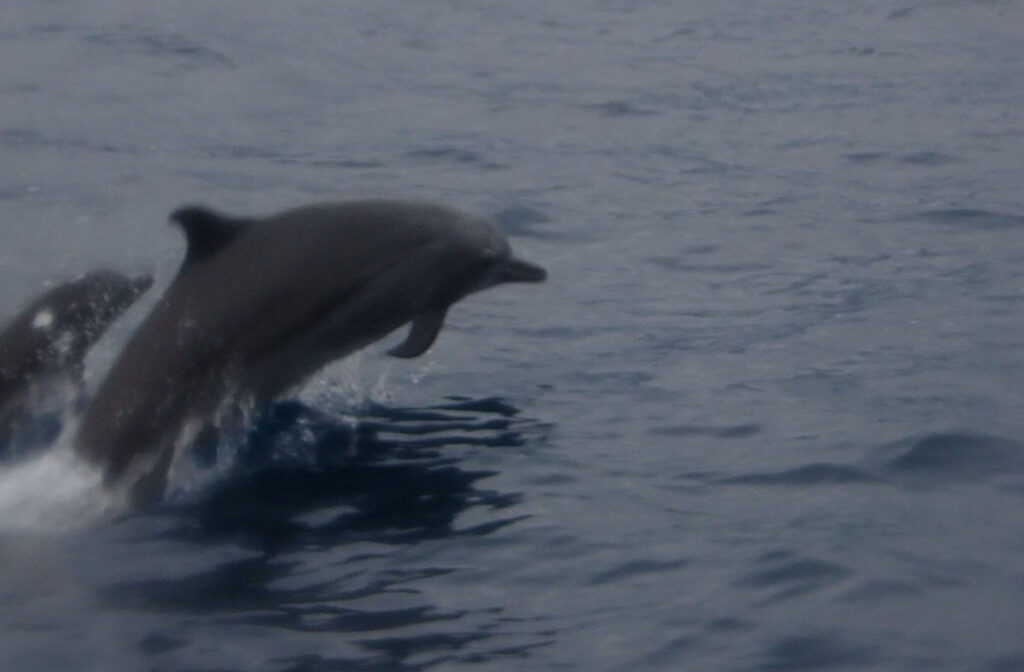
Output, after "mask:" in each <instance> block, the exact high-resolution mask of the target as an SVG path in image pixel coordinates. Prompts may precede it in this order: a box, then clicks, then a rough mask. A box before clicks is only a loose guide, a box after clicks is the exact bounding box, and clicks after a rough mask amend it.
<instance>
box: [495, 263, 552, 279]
mask: <svg viewBox="0 0 1024 672" xmlns="http://www.w3.org/2000/svg"><path fill="white" fill-rule="evenodd" d="M547 277H548V272H547V271H545V270H544V269H543V268H541V267H540V266H536V265H534V264H531V263H529V262H526V261H523V260H522V259H516V258H515V257H511V258H510V259H509V260H508V261H506V262H505V263H504V265H502V267H501V270H500V271H498V283H499V284H500V283H503V282H544V281H545V280H546V279H547Z"/></svg>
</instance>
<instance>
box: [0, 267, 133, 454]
mask: <svg viewBox="0 0 1024 672" xmlns="http://www.w3.org/2000/svg"><path fill="white" fill-rule="evenodd" d="M152 284H153V279H152V278H151V277H150V276H148V275H145V276H140V277H137V278H127V277H125V276H123V275H121V274H119V273H115V272H114V271H109V270H98V271H93V272H92V273H89V274H87V275H84V276H82V277H80V278H78V279H77V280H73V281H71V282H67V283H63V284H60V285H57V286H56V287H54V288H52V289H50V290H49V291H47V292H46V293H44V294H43V295H42V296H40V297H38V298H37V299H35V300H34V301H32V302H31V303H30V304H28V305H27V306H25V307H24V308H23V309H22V310H21V312H20V313H18V314H17V315H16V316H15V317H14V318H13V319H12V320H11V321H10V322H9V323H8V324H7V326H6V327H5V328H4V330H3V331H2V332H0V445H2V444H5V443H6V442H7V441H8V440H9V439H10V438H11V437H12V436H13V435H14V433H15V432H16V431H17V429H18V425H19V424H20V423H21V421H22V420H23V419H24V418H25V417H26V416H27V415H29V414H31V412H32V410H33V409H32V407H33V400H34V399H38V398H40V397H44V396H45V395H46V394H47V393H48V392H49V391H51V390H53V389H54V387H55V386H56V385H59V384H60V383H61V382H62V381H71V382H72V383H73V384H76V385H79V384H80V383H81V377H82V366H83V364H82V363H83V360H84V359H85V355H86V352H87V351H88V350H89V348H90V347H91V346H92V344H93V343H95V342H96V341H97V340H99V338H100V336H102V335H103V332H104V331H105V330H106V328H107V327H108V326H109V325H110V324H111V323H112V322H113V321H114V320H115V319H116V318H117V317H118V316H120V315H121V313H123V312H124V311H125V310H126V309H127V308H128V306H130V305H132V303H134V302H135V300H136V299H137V298H138V297H139V296H140V295H142V293H143V292H145V291H146V290H147V289H149V287H150V285H152Z"/></svg>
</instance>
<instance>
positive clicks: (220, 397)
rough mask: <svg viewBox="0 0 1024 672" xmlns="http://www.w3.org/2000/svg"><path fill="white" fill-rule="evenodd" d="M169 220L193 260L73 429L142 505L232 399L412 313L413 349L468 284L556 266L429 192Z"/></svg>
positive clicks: (83, 448) (404, 348) (192, 213)
mask: <svg viewBox="0 0 1024 672" xmlns="http://www.w3.org/2000/svg"><path fill="white" fill-rule="evenodd" d="M171 221H172V222H174V223H176V224H178V225H180V226H181V228H182V229H183V230H184V232H185V235H186V238H187V244H188V249H187V252H186V254H185V259H184V261H183V263H182V266H181V269H180V270H179V272H178V275H177V276H176V277H175V278H174V280H173V281H172V283H171V285H170V286H169V287H168V289H167V291H166V293H165V294H164V295H163V296H162V297H161V298H160V299H159V301H158V302H157V305H156V306H155V308H154V309H153V311H152V313H151V314H150V315H149V316H148V317H147V318H146V320H145V321H144V322H143V324H142V325H141V326H140V327H139V329H138V331H137V332H136V333H135V334H134V336H133V337H132V339H131V340H130V341H129V342H128V344H127V345H126V346H125V348H124V350H123V352H122V353H121V355H120V357H119V358H118V360H117V361H116V362H115V363H114V366H113V367H112V368H111V371H110V373H109V374H108V376H107V378H106V380H105V381H104V382H103V384H102V385H101V386H100V388H99V390H98V391H97V394H96V396H95V398H94V399H93V402H92V404H91V406H90V407H89V409H88V410H87V412H86V414H85V417H84V418H83V421H82V424H81V426H80V428H79V433H78V435H77V438H76V446H77V449H78V451H79V452H80V453H81V454H82V455H84V456H86V457H87V458H89V459H90V460H92V461H94V462H95V463H97V464H99V465H100V466H102V468H103V469H104V473H105V478H106V482H107V483H108V485H111V486H116V487H121V486H124V487H127V488H129V489H130V490H131V496H132V498H133V499H134V500H135V501H136V502H142V501H150V500H152V499H154V498H158V497H160V496H161V495H162V493H163V490H164V486H165V483H166V476H167V471H168V468H169V466H170V464H171V461H172V458H173V455H174V452H175V444H176V443H177V442H178V438H179V436H182V435H183V432H185V431H186V427H192V428H194V427H195V426H196V425H197V424H198V425H203V424H209V423H211V422H214V421H215V416H216V415H217V413H218V412H220V411H221V410H223V408H224V407H225V401H227V402H229V403H233V402H254V403H256V404H264V403H267V402H269V401H270V400H272V399H273V398H274V397H275V396H277V395H279V394H280V393H282V392H283V391H285V390H286V389H288V388H289V387H292V386H294V385H296V384H297V383H300V382H301V381H302V380H304V379H305V378H306V377H307V376H309V375H310V374H312V373H313V372H315V371H316V370H317V369H319V368H321V367H323V366H324V365H326V364H327V363H329V362H331V361H333V360H335V359H338V358H340V357H343V356H345V355H347V354H349V353H351V352H354V351H355V350H358V349H360V348H362V347H364V346H366V345H368V344H369V343H372V342H373V341H376V340H378V339H380V338H381V337H383V336H385V335H386V334H388V333H389V332H391V331H393V330H395V329H397V328H398V327H400V326H402V325H403V324H405V323H407V322H410V321H411V322H412V327H411V329H410V330H409V334H408V336H407V338H406V339H405V341H404V342H403V343H401V344H400V345H398V346H397V347H395V348H393V349H392V350H390V351H389V352H390V354H392V355H394V356H396V357H416V356H418V355H421V354H423V353H424V352H425V351H426V350H427V349H428V348H429V347H430V346H431V344H432V343H433V342H434V339H435V338H436V337H437V334H438V332H439V331H440V329H441V326H442V323H443V321H444V317H445V312H446V311H447V310H448V308H449V307H450V306H451V305H452V304H453V303H455V302H456V301H458V300H459V299H461V298H463V297H464V296H466V295H467V294H470V293H472V292H476V291H479V290H482V289H485V288H487V287H491V286H493V285H497V284H501V283H505V282H540V281H542V280H544V278H545V277H546V273H545V271H544V270H543V269H542V268H540V267H538V266H534V265H532V264H528V263H526V262H523V261H520V260H518V259H516V258H514V257H512V256H511V254H510V251H509V246H508V242H507V241H506V240H505V238H504V237H503V236H502V235H501V234H500V233H498V231H497V230H496V229H495V228H494V227H493V226H492V225H491V224H490V223H488V222H487V221H485V220H483V219H480V218H477V217H474V216H471V215H467V214H464V213H461V212H458V211H456V210H452V209H449V208H445V207H441V206H437V205H431V204H426V203H418V202H401V201H353V202H345V203H325V204H317V205H311V206H307V207H303V208H299V209H296V210H291V211H288V212H284V213H281V214H278V215H275V216H272V217H269V218H266V219H243V218H231V217H225V216H222V215H219V214H216V213H214V212H212V211H210V210H207V209H205V208H202V207H187V208H182V209H180V210H177V211H175V212H174V213H173V214H172V215H171Z"/></svg>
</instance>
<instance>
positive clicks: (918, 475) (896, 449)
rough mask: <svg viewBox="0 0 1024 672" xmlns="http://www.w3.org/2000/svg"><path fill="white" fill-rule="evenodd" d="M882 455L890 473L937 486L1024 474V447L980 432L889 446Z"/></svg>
mask: <svg viewBox="0 0 1024 672" xmlns="http://www.w3.org/2000/svg"><path fill="white" fill-rule="evenodd" d="M880 452H881V453H882V456H883V463H882V468H883V469H884V471H886V472H888V473H889V474H891V475H893V476H900V477H904V478H913V479H915V480H926V481H930V482H934V483H939V482H942V483H945V482H954V481H968V480H980V479H985V478H989V477H993V476H996V475H999V474H1007V473H1021V472H1022V471H1024V445H1022V444H1020V443H1017V442H1016V441H1011V440H1009V439H1003V438H999V437H995V436H989V435H987V434H980V433H978V434H974V433H967V432H948V433H941V434H930V435H928V436H925V437H922V438H916V439H904V440H902V441H897V442H895V443H892V444H887V445H886V446H883V447H882V448H881V449H880Z"/></svg>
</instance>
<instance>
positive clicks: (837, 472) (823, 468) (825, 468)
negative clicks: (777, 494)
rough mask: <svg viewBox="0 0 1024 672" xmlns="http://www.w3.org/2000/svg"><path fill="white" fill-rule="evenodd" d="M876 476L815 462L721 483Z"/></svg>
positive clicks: (862, 479) (830, 482)
mask: <svg viewBox="0 0 1024 672" xmlns="http://www.w3.org/2000/svg"><path fill="white" fill-rule="evenodd" d="M874 481H876V479H875V478H873V477H872V476H870V475H869V474H867V473H865V472H864V471H861V470H860V469H858V468H857V467H852V466H849V465H845V464H827V463H814V464H807V465H804V466H802V467H796V468H794V469H787V470H785V471H776V472H771V473H766V474H744V475H742V476H733V477H731V478H724V479H721V480H720V481H719V483H725V484H734V485H836V484H841V483H872V482H874Z"/></svg>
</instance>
